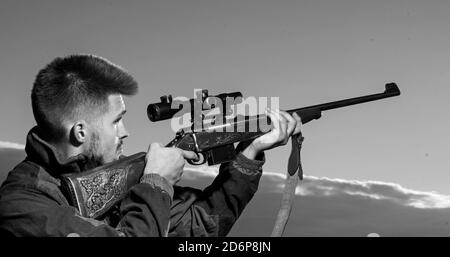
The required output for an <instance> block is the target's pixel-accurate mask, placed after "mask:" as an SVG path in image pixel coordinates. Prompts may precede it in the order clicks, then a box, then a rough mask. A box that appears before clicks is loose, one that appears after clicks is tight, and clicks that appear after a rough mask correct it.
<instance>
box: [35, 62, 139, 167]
mask: <svg viewBox="0 0 450 257" xmlns="http://www.w3.org/2000/svg"><path fill="white" fill-rule="evenodd" d="M136 93H137V83H136V81H135V80H134V79H133V78H132V77H131V76H130V75H129V74H128V73H127V72H126V71H124V70H123V69H122V68H120V67H118V66H116V65H114V64H112V63H111V62H109V61H107V60H105V59H103V58H100V57H96V56H92V55H72V56H68V57H65V58H56V59H55V60H53V61H52V62H51V63H50V64H48V65H47V66H46V67H45V68H44V69H42V70H40V71H39V73H38V75H37V76H36V80H35V82H34V86H33V89H32V93H31V102H32V108H33V114H34V118H35V120H36V123H37V125H38V127H39V129H40V131H41V136H42V137H43V138H44V139H45V140H46V141H48V142H49V143H51V144H53V145H54V146H56V147H57V148H60V149H64V150H63V151H68V150H67V149H71V150H70V151H69V152H72V153H74V154H76V153H83V154H85V155H87V156H88V157H89V158H91V160H93V161H95V162H97V163H98V164H104V163H106V162H110V161H113V160H115V159H117V158H118V157H119V155H120V153H121V151H122V142H123V139H124V138H126V137H127V136H128V132H127V131H126V130H125V127H124V124H123V121H122V116H123V115H124V114H125V104H124V102H123V98H122V95H134V94H136Z"/></svg>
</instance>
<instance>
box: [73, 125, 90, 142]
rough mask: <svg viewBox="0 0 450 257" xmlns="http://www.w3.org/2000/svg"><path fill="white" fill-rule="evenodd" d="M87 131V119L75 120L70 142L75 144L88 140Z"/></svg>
mask: <svg viewBox="0 0 450 257" xmlns="http://www.w3.org/2000/svg"><path fill="white" fill-rule="evenodd" d="M87 132H88V131H87V123H86V121H84V120H80V121H77V122H75V123H74V124H73V126H72V129H71V130H70V142H71V143H72V144H73V145H75V146H79V145H82V144H83V143H85V142H87V135H88V133H87Z"/></svg>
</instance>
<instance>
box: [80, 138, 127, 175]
mask: <svg viewBox="0 0 450 257" xmlns="http://www.w3.org/2000/svg"><path fill="white" fill-rule="evenodd" d="M122 145H123V142H122V140H120V141H119V143H118V144H117V146H116V148H115V149H114V153H113V152H112V151H111V153H109V152H108V150H109V149H104V148H103V147H102V145H101V143H100V136H99V134H98V132H97V131H96V132H94V133H93V134H92V138H91V141H90V143H89V149H88V151H87V156H88V161H89V162H90V163H91V165H95V167H97V166H101V165H104V164H106V163H108V162H112V161H115V160H118V159H119V155H120V154H121V151H122Z"/></svg>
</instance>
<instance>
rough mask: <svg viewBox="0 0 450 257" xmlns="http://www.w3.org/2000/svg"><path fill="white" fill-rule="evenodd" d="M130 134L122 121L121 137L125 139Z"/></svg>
mask: <svg viewBox="0 0 450 257" xmlns="http://www.w3.org/2000/svg"><path fill="white" fill-rule="evenodd" d="M129 135H130V134H129V133H128V131H127V130H126V129H125V126H124V125H123V123H121V125H120V127H119V138H120V139H124V138H127V137H128V136H129Z"/></svg>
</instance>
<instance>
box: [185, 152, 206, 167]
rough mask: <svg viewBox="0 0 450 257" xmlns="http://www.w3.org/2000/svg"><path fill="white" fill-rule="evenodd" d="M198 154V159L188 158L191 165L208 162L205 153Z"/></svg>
mask: <svg viewBox="0 0 450 257" xmlns="http://www.w3.org/2000/svg"><path fill="white" fill-rule="evenodd" d="M197 155H198V156H199V157H200V158H199V160H198V161H193V160H187V162H188V163H189V164H191V165H202V164H204V163H205V162H206V158H205V155H204V154H203V153H197Z"/></svg>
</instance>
